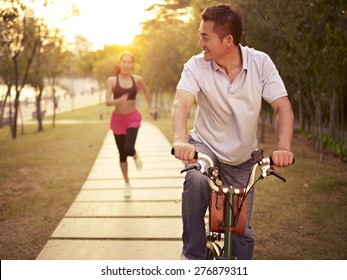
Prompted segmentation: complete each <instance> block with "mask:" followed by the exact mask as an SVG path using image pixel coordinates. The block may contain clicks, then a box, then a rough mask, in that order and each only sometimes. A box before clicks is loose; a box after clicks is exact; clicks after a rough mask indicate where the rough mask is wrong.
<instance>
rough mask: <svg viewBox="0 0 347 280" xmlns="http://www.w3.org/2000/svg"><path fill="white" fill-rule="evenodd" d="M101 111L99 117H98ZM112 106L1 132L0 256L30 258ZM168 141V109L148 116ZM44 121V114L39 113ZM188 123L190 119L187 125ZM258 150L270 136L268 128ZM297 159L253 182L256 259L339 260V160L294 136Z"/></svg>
mask: <svg viewBox="0 0 347 280" xmlns="http://www.w3.org/2000/svg"><path fill="white" fill-rule="evenodd" d="M100 110H101V111H102V112H103V120H102V121H100V120H99V115H100ZM111 111H112V109H111V108H106V107H105V106H104V105H98V106H92V107H88V108H85V109H80V110H75V111H73V112H68V113H62V114H59V115H57V120H85V121H93V122H92V123H88V122H86V123H84V124H69V125H62V124H59V123H57V125H56V127H55V128H53V127H52V126H51V125H47V124H46V125H45V126H44V128H45V131H44V132H41V133H37V132H35V130H36V126H35V125H30V126H29V125H28V126H25V134H24V135H20V134H19V135H18V138H17V139H15V140H12V139H11V138H10V133H9V130H8V128H4V129H0V209H1V210H0V226H1V233H0V241H1V244H0V258H1V259H35V258H36V256H37V255H38V253H39V252H40V251H41V249H42V247H43V246H44V245H45V244H46V242H47V240H48V239H49V237H50V236H51V234H52V232H53V230H54V229H55V228H56V226H57V225H58V223H59V222H60V220H61V219H62V217H63V216H64V215H65V213H66V211H67V210H68V208H69V207H70V205H71V203H72V202H73V200H74V199H75V197H76V195H77V194H78V193H79V191H80V188H81V186H82V184H83V183H84V181H85V179H86V177H87V175H88V173H89V171H90V168H91V167H92V165H93V163H94V160H95V158H96V156H97V154H98V152H99V149H100V147H101V145H102V143H103V140H104V137H105V135H106V133H107V131H108V120H109V118H110V114H111ZM140 111H141V113H142V115H143V120H144V121H151V122H152V123H153V124H155V125H157V126H158V127H159V128H160V129H161V130H162V132H163V133H164V135H165V136H166V137H167V138H168V140H169V141H170V142H171V141H172V134H171V123H170V118H169V112H166V117H164V116H163V112H162V111H159V113H160V115H159V119H158V120H156V121H152V120H150V118H149V116H148V114H147V112H146V111H145V110H144V109H142V108H141V110H140ZM46 119H48V118H46ZM191 123H192V120H190V126H191ZM266 136H267V137H266V143H265V144H262V145H261V146H262V148H264V150H265V152H269V151H271V149H272V143H273V142H274V135H273V131H272V130H271V129H268V130H267V133H266ZM293 150H294V152H295V157H296V163H295V165H294V166H292V167H290V168H286V169H280V170H279V172H280V173H281V174H282V175H284V176H285V177H286V178H287V182H286V183H282V182H281V181H279V180H276V179H275V178H269V179H268V180H267V181H262V182H261V183H260V184H259V185H258V186H257V187H256V196H255V201H254V212H253V217H252V225H253V227H254V234H255V242H256V243H255V252H254V258H255V259H346V258H347V235H346V233H347V206H346V205H347V199H346V198H347V193H346V192H347V174H346V170H347V169H346V164H345V163H340V162H339V161H338V160H337V159H335V158H333V157H329V156H327V157H326V159H325V162H324V163H323V164H320V163H319V156H318V155H317V154H315V153H314V152H313V151H312V147H311V146H310V143H309V142H308V141H307V140H306V139H305V138H304V137H301V136H300V135H295V138H294V141H293Z"/></svg>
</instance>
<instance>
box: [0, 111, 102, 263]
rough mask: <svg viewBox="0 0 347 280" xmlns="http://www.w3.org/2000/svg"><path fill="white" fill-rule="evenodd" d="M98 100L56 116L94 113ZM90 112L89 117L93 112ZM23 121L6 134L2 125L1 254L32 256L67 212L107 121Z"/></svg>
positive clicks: (81, 116) (79, 117)
mask: <svg viewBox="0 0 347 280" xmlns="http://www.w3.org/2000/svg"><path fill="white" fill-rule="evenodd" d="M98 111H99V106H93V107H90V108H86V109H81V110H76V111H74V112H71V113H64V114H61V115H59V116H58V117H57V119H58V120H60V119H69V118H72V119H75V120H86V119H89V120H90V119H92V118H95V120H96V121H97V117H94V116H98V114H97V112H98ZM91 116H93V117H91ZM44 128H45V131H44V132H40V133H37V132H36V125H28V126H25V130H24V131H25V134H24V135H18V137H17V139H15V140H12V139H11V138H10V132H9V129H8V127H6V128H4V129H1V130H0V166H1V168H0V186H1V187H0V209H1V210H0V226H1V233H0V240H1V245H0V258H1V259H35V258H36V256H37V255H38V253H39V252H40V250H41V249H42V247H43V245H44V244H45V243H46V242H47V240H48V238H49V237H50V235H51V234H52V232H53V230H54V229H55V227H56V226H57V224H58V223H59V222H60V220H61V219H62V217H63V216H64V215H65V212H66V211H67V209H68V207H69V206H70V205H71V203H72V202H73V200H74V199H75V197H76V195H77V194H78V192H79V190H80V188H81V186H82V184H83V182H84V180H85V179H86V177H87V175H88V173H89V171H90V168H91V166H92V164H93V163H94V160H95V158H96V156H97V154H98V152H99V150H100V147H101V144H102V143H103V140H104V137H105V135H106V132H107V131H108V123H106V122H100V123H93V124H88V123H86V124H73V125H61V124H58V123H57V125H56V127H55V128H52V126H51V125H45V127H44Z"/></svg>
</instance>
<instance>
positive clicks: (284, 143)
mask: <svg viewBox="0 0 347 280" xmlns="http://www.w3.org/2000/svg"><path fill="white" fill-rule="evenodd" d="M201 18H202V20H201V23H200V28H199V33H200V40H199V46H200V47H201V49H202V51H203V52H202V53H201V54H198V55H195V56H193V57H192V58H191V59H190V60H189V61H188V62H187V63H186V64H185V65H184V69H183V72H182V75H181V79H180V81H179V83H178V85H177V93H176V97H175V101H174V104H173V109H172V128H173V134H174V142H173V148H174V150H175V156H176V157H177V158H178V159H181V160H184V161H187V163H192V162H194V154H195V151H199V152H201V153H204V154H206V155H208V156H209V157H211V158H212V160H213V161H214V164H215V166H218V167H219V170H220V176H221V180H222V182H223V184H227V185H247V181H248V178H249V175H250V172H251V168H252V160H251V159H250V155H251V153H252V151H254V150H257V139H256V132H257V123H258V116H259V112H260V109H261V103H262V99H264V100H265V101H266V102H268V103H269V104H270V105H271V107H272V109H273V111H274V113H275V115H276V128H277V129H276V133H277V143H276V147H275V150H274V151H273V153H272V159H273V162H274V165H273V168H277V167H285V166H289V165H290V164H291V163H292V162H293V158H294V155H293V153H292V152H291V140H292V135H293V123H294V115H293V111H292V108H291V104H290V102H289V99H288V96H287V91H286V89H285V86H284V84H283V81H282V79H281V77H280V75H279V73H278V71H277V69H276V67H275V65H274V63H273V62H272V60H271V59H270V57H269V56H268V55H267V54H265V53H263V52H260V51H256V50H254V49H252V48H248V47H244V46H241V45H240V42H241V37H242V32H243V19H242V15H241V14H240V12H239V11H238V10H237V9H236V8H234V7H232V6H230V5H227V4H220V5H217V6H212V7H209V8H207V9H206V10H205V11H204V12H203V13H202V15H201ZM195 102H197V105H198V107H197V111H196V114H195V122H194V128H193V129H192V131H190V133H189V135H187V118H188V113H189V111H190V108H191V107H192V105H193V104H194V103H195ZM209 193H210V189H209V185H208V182H207V177H206V176H204V175H203V174H201V172H199V171H196V170H190V171H188V172H187V175H186V178H185V182H184V189H183V193H182V219H183V235H182V238H183V250H182V257H183V258H184V259H205V242H206V240H205V236H206V235H205V221H204V217H205V213H206V210H207V207H208V204H209ZM253 196H254V193H253V190H252V191H251V192H250V194H249V198H248V199H249V201H248V212H247V221H246V231H245V233H244V235H236V234H234V235H233V251H234V252H233V254H234V256H235V257H236V258H237V259H252V257H253V247H254V238H253V231H252V228H251V226H250V218H251V213H252V207H253Z"/></svg>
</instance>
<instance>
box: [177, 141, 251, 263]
mask: <svg viewBox="0 0 347 280" xmlns="http://www.w3.org/2000/svg"><path fill="white" fill-rule="evenodd" d="M190 143H191V144H193V145H194V146H195V147H196V150H197V151H198V152H201V153H204V154H206V155H208V156H210V157H211V158H212V160H213V161H214V164H215V166H218V167H219V170H220V175H221V180H222V183H223V184H225V185H234V186H246V185H247V182H248V179H249V175H250V172H251V168H252V165H253V164H252V161H251V160H249V161H247V162H245V163H242V164H240V165H238V166H231V165H226V164H222V163H220V162H219V161H218V159H217V158H216V156H215V155H214V154H213V153H212V152H211V151H210V150H209V149H208V147H206V146H205V145H204V144H202V143H199V142H196V141H194V140H192V139H190ZM209 196H210V186H209V184H208V181H207V177H206V175H203V174H202V173H201V172H200V171H197V170H190V171H188V172H187V174H186V177H185V181H184V188H183V193H182V220H183V234H182V239H183V252H182V253H183V254H184V256H185V257H187V258H188V259H193V260H194V259H195V260H200V259H201V260H202V259H205V253H206V246H205V244H206V228H205V219H204V217H205V214H206V211H207V208H208V205H209ZM253 196H254V189H252V191H251V192H250V193H249V195H248V209H247V210H248V214H247V221H246V230H245V234H244V235H242V236H241V235H237V234H233V254H234V256H235V257H236V258H237V259H239V260H251V259H252V257H253V248H254V238H253V230H252V227H251V226H250V219H251V214H252V208H253Z"/></svg>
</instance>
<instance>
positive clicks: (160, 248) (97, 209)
mask: <svg viewBox="0 0 347 280" xmlns="http://www.w3.org/2000/svg"><path fill="white" fill-rule="evenodd" d="M136 149H137V150H138V152H139V154H140V155H141V158H142V160H143V163H144V166H143V169H142V170H141V171H138V170H136V168H135V164H134V162H133V160H132V158H129V159H128V162H129V176H130V178H131V179H130V180H131V185H132V196H131V198H129V199H125V198H124V197H123V188H124V181H123V179H122V175H121V171H120V167H119V164H118V151H117V149H116V146H115V142H114V138H113V135H112V133H111V132H109V133H108V134H107V135H106V137H105V141H104V144H103V146H102V148H101V150H100V152H99V154H98V157H97V159H96V161H95V164H94V165H93V167H92V169H91V171H90V174H89V176H88V178H87V180H86V181H85V183H84V184H83V186H82V188H81V191H80V193H79V194H78V196H77V197H76V199H75V201H74V202H73V204H72V205H71V207H70V208H69V210H68V211H67V213H66V215H65V217H64V218H63V219H62V221H61V222H60V224H59V225H58V226H57V228H56V229H55V231H54V232H53V234H52V236H51V238H50V239H49V241H48V242H47V244H46V245H45V247H44V248H43V249H42V251H41V252H40V254H39V255H38V257H37V259H40V260H43V259H54V260H58V259H60V260H71V259H79V260H175V259H179V257H180V252H181V246H182V242H181V234H182V222H181V192H182V184H183V178H184V176H183V175H181V174H180V170H181V169H182V168H183V163H182V162H180V161H179V160H177V159H176V158H174V157H173V156H171V155H170V149H171V146H170V143H169V142H168V141H167V139H166V138H165V136H164V135H163V134H162V133H161V131H160V130H159V129H158V128H157V127H156V126H154V125H152V124H150V123H145V122H144V123H143V124H142V126H141V128H140V130H139V135H138V139H137V143H136Z"/></svg>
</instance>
